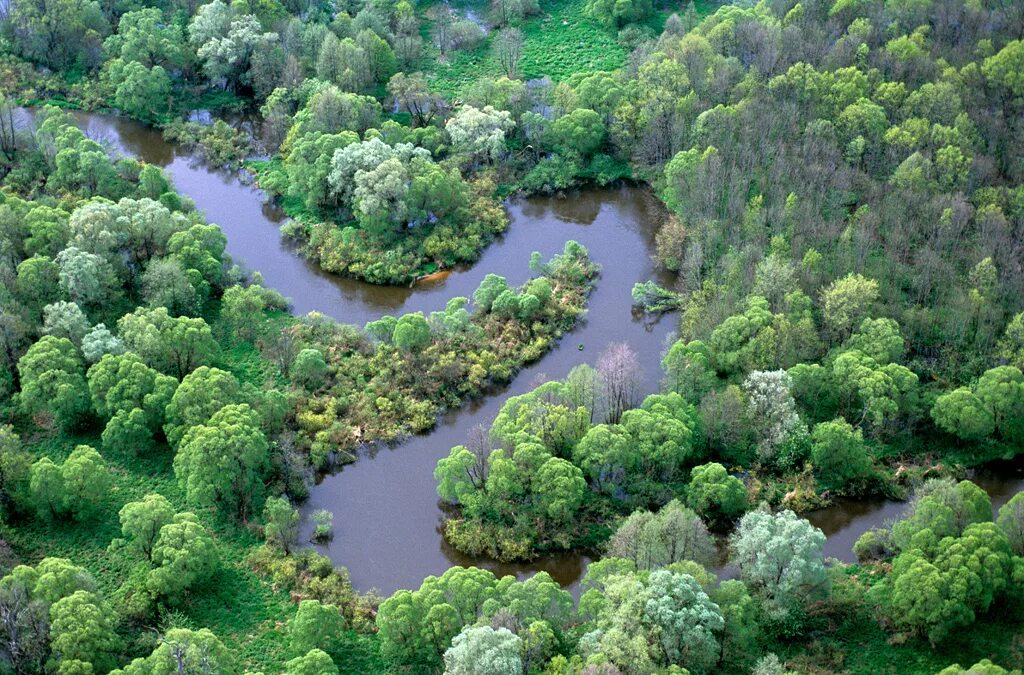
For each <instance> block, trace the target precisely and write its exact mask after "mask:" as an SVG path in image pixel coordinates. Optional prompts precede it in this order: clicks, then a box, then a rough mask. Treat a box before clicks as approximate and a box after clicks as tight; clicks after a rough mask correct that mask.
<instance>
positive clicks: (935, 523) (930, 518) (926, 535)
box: [892, 479, 992, 551]
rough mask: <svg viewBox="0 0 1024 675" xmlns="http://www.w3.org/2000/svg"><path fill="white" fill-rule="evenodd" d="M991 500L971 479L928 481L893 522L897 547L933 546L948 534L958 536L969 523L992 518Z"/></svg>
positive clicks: (987, 520) (894, 541)
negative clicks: (903, 512) (904, 512)
mask: <svg viewBox="0 0 1024 675" xmlns="http://www.w3.org/2000/svg"><path fill="white" fill-rule="evenodd" d="M991 519H992V502H991V500H990V499H989V496H988V494H987V493H986V492H985V491H984V490H982V489H981V488H980V487H978V486H977V485H975V484H974V483H972V482H970V481H966V480H964V481H960V482H959V483H956V482H954V481H952V480H949V479H932V480H928V481H925V483H924V485H922V486H921V487H920V488H918V490H917V492H916V493H915V494H914V499H913V501H912V502H911V504H910V506H909V507H908V509H907V512H906V514H905V515H904V517H903V518H902V519H901V520H899V521H898V522H896V523H895V524H894V525H893V526H892V539H893V543H894V544H895V546H896V548H897V550H900V551H906V550H909V549H911V548H929V549H930V548H932V547H933V545H934V544H935V543H936V542H938V541H940V540H941V539H943V538H945V537H957V536H960V534H961V533H962V532H963V531H964V529H965V528H967V526H969V525H972V524H975V523H984V522H989V521H991Z"/></svg>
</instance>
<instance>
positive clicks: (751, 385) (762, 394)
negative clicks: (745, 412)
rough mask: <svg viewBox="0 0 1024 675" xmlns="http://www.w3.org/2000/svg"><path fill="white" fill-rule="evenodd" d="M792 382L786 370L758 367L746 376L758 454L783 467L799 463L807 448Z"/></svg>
mask: <svg viewBox="0 0 1024 675" xmlns="http://www.w3.org/2000/svg"><path fill="white" fill-rule="evenodd" d="M792 384H793V381H792V379H791V378H790V377H789V374H788V373H786V371H784V370H774V371H761V370H755V371H754V372H752V373H750V374H749V375H748V376H747V377H746V379H745V380H743V391H744V392H746V394H747V396H748V397H749V409H750V416H751V418H752V419H753V421H754V426H755V429H756V430H757V434H758V447H757V454H758V458H759V459H760V460H761V462H762V463H764V464H769V465H775V466H777V467H780V468H785V467H788V466H793V465H798V464H799V462H801V461H802V460H803V456H804V454H805V451H806V443H807V426H806V425H805V424H804V423H803V420H801V419H800V415H799V413H797V410H796V401H795V400H794V399H793V395H792V394H791V393H790V387H791V386H792Z"/></svg>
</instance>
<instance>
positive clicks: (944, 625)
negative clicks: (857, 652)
mask: <svg viewBox="0 0 1024 675" xmlns="http://www.w3.org/2000/svg"><path fill="white" fill-rule="evenodd" d="M1013 569H1014V563H1013V555H1012V552H1011V550H1010V544H1009V542H1008V541H1007V539H1006V535H1005V534H1003V532H1002V531H1001V530H999V528H998V527H996V525H995V524H993V523H991V522H986V523H974V524H972V525H969V526H968V527H967V528H966V529H965V530H964V531H963V534H962V535H960V536H953V537H946V538H944V539H942V540H941V541H939V542H938V543H937V544H936V545H935V547H934V548H933V549H932V551H923V550H922V549H920V548H913V549H911V550H909V551H906V552H904V553H902V554H900V555H899V556H897V558H896V559H895V560H894V561H893V567H892V572H891V573H890V574H889V575H888V576H887V578H886V580H885V582H884V583H882V584H880V585H879V586H877V587H875V588H873V589H872V591H871V597H872V598H874V599H875V600H876V601H877V602H878V603H879V604H880V605H882V606H883V607H884V608H885V611H886V613H887V614H888V615H889V617H890V619H891V620H892V621H893V622H894V623H896V624H897V625H899V626H902V627H905V628H909V629H911V630H913V631H915V632H918V633H921V634H924V635H927V637H928V639H929V640H930V641H931V642H932V643H936V642H938V641H940V640H942V639H944V638H945V637H946V636H947V635H949V633H950V632H951V631H953V630H955V629H957V628H959V627H962V626H969V625H971V624H972V623H973V622H974V620H975V616H976V614H977V613H980V612H985V611H987V610H988V609H989V607H990V606H991V605H992V603H993V602H994V601H995V600H996V598H998V597H999V596H1000V595H1001V594H1002V593H1003V592H1004V591H1005V590H1006V589H1007V587H1008V584H1009V583H1010V578H1011V574H1012V573H1013Z"/></svg>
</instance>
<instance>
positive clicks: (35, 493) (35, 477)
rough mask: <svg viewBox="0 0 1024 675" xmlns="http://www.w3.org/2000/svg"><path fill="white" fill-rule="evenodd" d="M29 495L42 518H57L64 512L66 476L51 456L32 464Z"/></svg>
mask: <svg viewBox="0 0 1024 675" xmlns="http://www.w3.org/2000/svg"><path fill="white" fill-rule="evenodd" d="M28 489H29V496H30V499H31V501H32V504H33V506H34V507H35V510H36V513H37V514H38V515H39V516H40V517H41V518H56V517H58V516H61V515H63V514H64V512H65V509H64V477H63V476H62V475H61V471H60V467H59V466H57V465H56V464H54V463H53V460H51V459H50V458H49V457H43V458H42V459H40V460H38V461H37V462H36V463H35V464H33V465H32V468H31V470H30V473H29V488H28Z"/></svg>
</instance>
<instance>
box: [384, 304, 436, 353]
mask: <svg viewBox="0 0 1024 675" xmlns="http://www.w3.org/2000/svg"><path fill="white" fill-rule="evenodd" d="M430 339H431V338H430V325H429V324H428V323H427V320H426V319H425V318H424V317H423V312H415V313H412V314H403V315H402V317H401V318H399V319H398V323H397V324H395V331H394V333H393V334H392V340H394V343H395V346H396V347H398V348H399V349H401V350H403V351H406V352H413V351H416V350H419V349H421V348H423V347H426V346H427V345H429V344H430Z"/></svg>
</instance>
